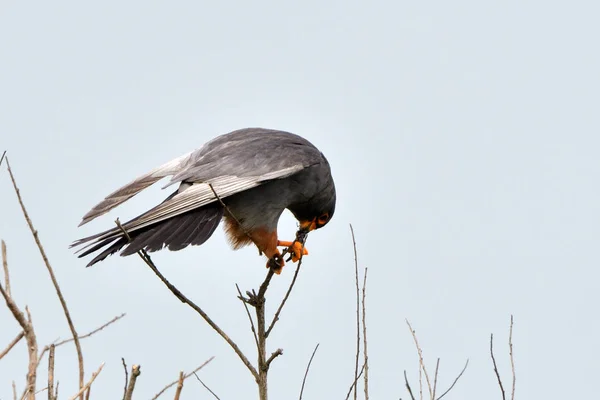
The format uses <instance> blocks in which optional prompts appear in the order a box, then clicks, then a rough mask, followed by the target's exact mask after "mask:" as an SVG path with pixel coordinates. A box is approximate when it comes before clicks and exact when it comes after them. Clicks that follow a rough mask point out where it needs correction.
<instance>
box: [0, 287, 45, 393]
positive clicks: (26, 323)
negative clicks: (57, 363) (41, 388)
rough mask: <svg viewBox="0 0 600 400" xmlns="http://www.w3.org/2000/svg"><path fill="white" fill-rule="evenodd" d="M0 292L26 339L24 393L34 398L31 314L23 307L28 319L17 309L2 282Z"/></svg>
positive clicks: (34, 378) (33, 332) (35, 370)
mask: <svg viewBox="0 0 600 400" xmlns="http://www.w3.org/2000/svg"><path fill="white" fill-rule="evenodd" d="M0 294H2V297H4V301H5V302H6V306H7V307H8V309H9V310H10V312H11V313H12V315H13V317H14V318H15V319H16V320H17V322H18V323H19V325H21V329H23V333H24V334H25V340H26V341H27V352H28V354H29V366H28V370H27V387H26V388H25V393H26V394H28V398H29V399H30V400H35V383H36V378H37V351H38V347H37V339H36V337H35V331H34V329H33V324H32V322H31V314H30V313H29V309H28V308H27V307H25V310H26V311H27V315H28V317H29V320H27V319H26V318H25V314H23V312H21V310H19V307H18V306H17V304H16V303H15V302H14V300H13V299H12V297H10V296H9V295H8V293H7V292H6V291H5V290H4V287H3V286H2V284H0Z"/></svg>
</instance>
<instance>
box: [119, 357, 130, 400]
mask: <svg viewBox="0 0 600 400" xmlns="http://www.w3.org/2000/svg"><path fill="white" fill-rule="evenodd" d="M121 362H122V363H123V370H124V371H125V386H124V387H123V400H125V397H126V396H127V384H128V383H129V371H128V370H127V364H126V363H125V358H124V357H121Z"/></svg>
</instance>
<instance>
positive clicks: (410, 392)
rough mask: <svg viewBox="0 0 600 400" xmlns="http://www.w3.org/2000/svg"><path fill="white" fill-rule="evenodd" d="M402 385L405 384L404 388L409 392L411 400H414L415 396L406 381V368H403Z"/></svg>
mask: <svg viewBox="0 0 600 400" xmlns="http://www.w3.org/2000/svg"><path fill="white" fill-rule="evenodd" d="M404 385H405V386H406V390H408V393H409V394H410V398H411V400H415V396H414V395H413V392H412V389H411V388H410V384H409V383H408V378H407V377H406V370H404Z"/></svg>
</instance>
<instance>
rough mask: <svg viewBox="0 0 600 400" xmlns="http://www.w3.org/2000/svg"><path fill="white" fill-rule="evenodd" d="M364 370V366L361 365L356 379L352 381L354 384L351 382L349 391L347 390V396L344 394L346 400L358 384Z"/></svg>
mask: <svg viewBox="0 0 600 400" xmlns="http://www.w3.org/2000/svg"><path fill="white" fill-rule="evenodd" d="M364 370H365V364H363V366H362V367H361V369H360V372H359V373H358V376H356V378H355V379H354V382H352V385H350V390H348V394H346V400H348V399H349V398H350V395H351V394H352V390H353V389H354V388H355V387H356V384H357V383H358V380H359V379H360V377H361V376H362V374H363V372H364Z"/></svg>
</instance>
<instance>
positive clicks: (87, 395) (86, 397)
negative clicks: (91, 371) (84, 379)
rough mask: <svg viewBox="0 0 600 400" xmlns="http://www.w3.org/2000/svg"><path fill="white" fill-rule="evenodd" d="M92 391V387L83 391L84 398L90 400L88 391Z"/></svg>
mask: <svg viewBox="0 0 600 400" xmlns="http://www.w3.org/2000/svg"><path fill="white" fill-rule="evenodd" d="M91 391H92V387H91V386H90V387H88V388H87V390H86V391H85V400H90V392H91Z"/></svg>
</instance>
